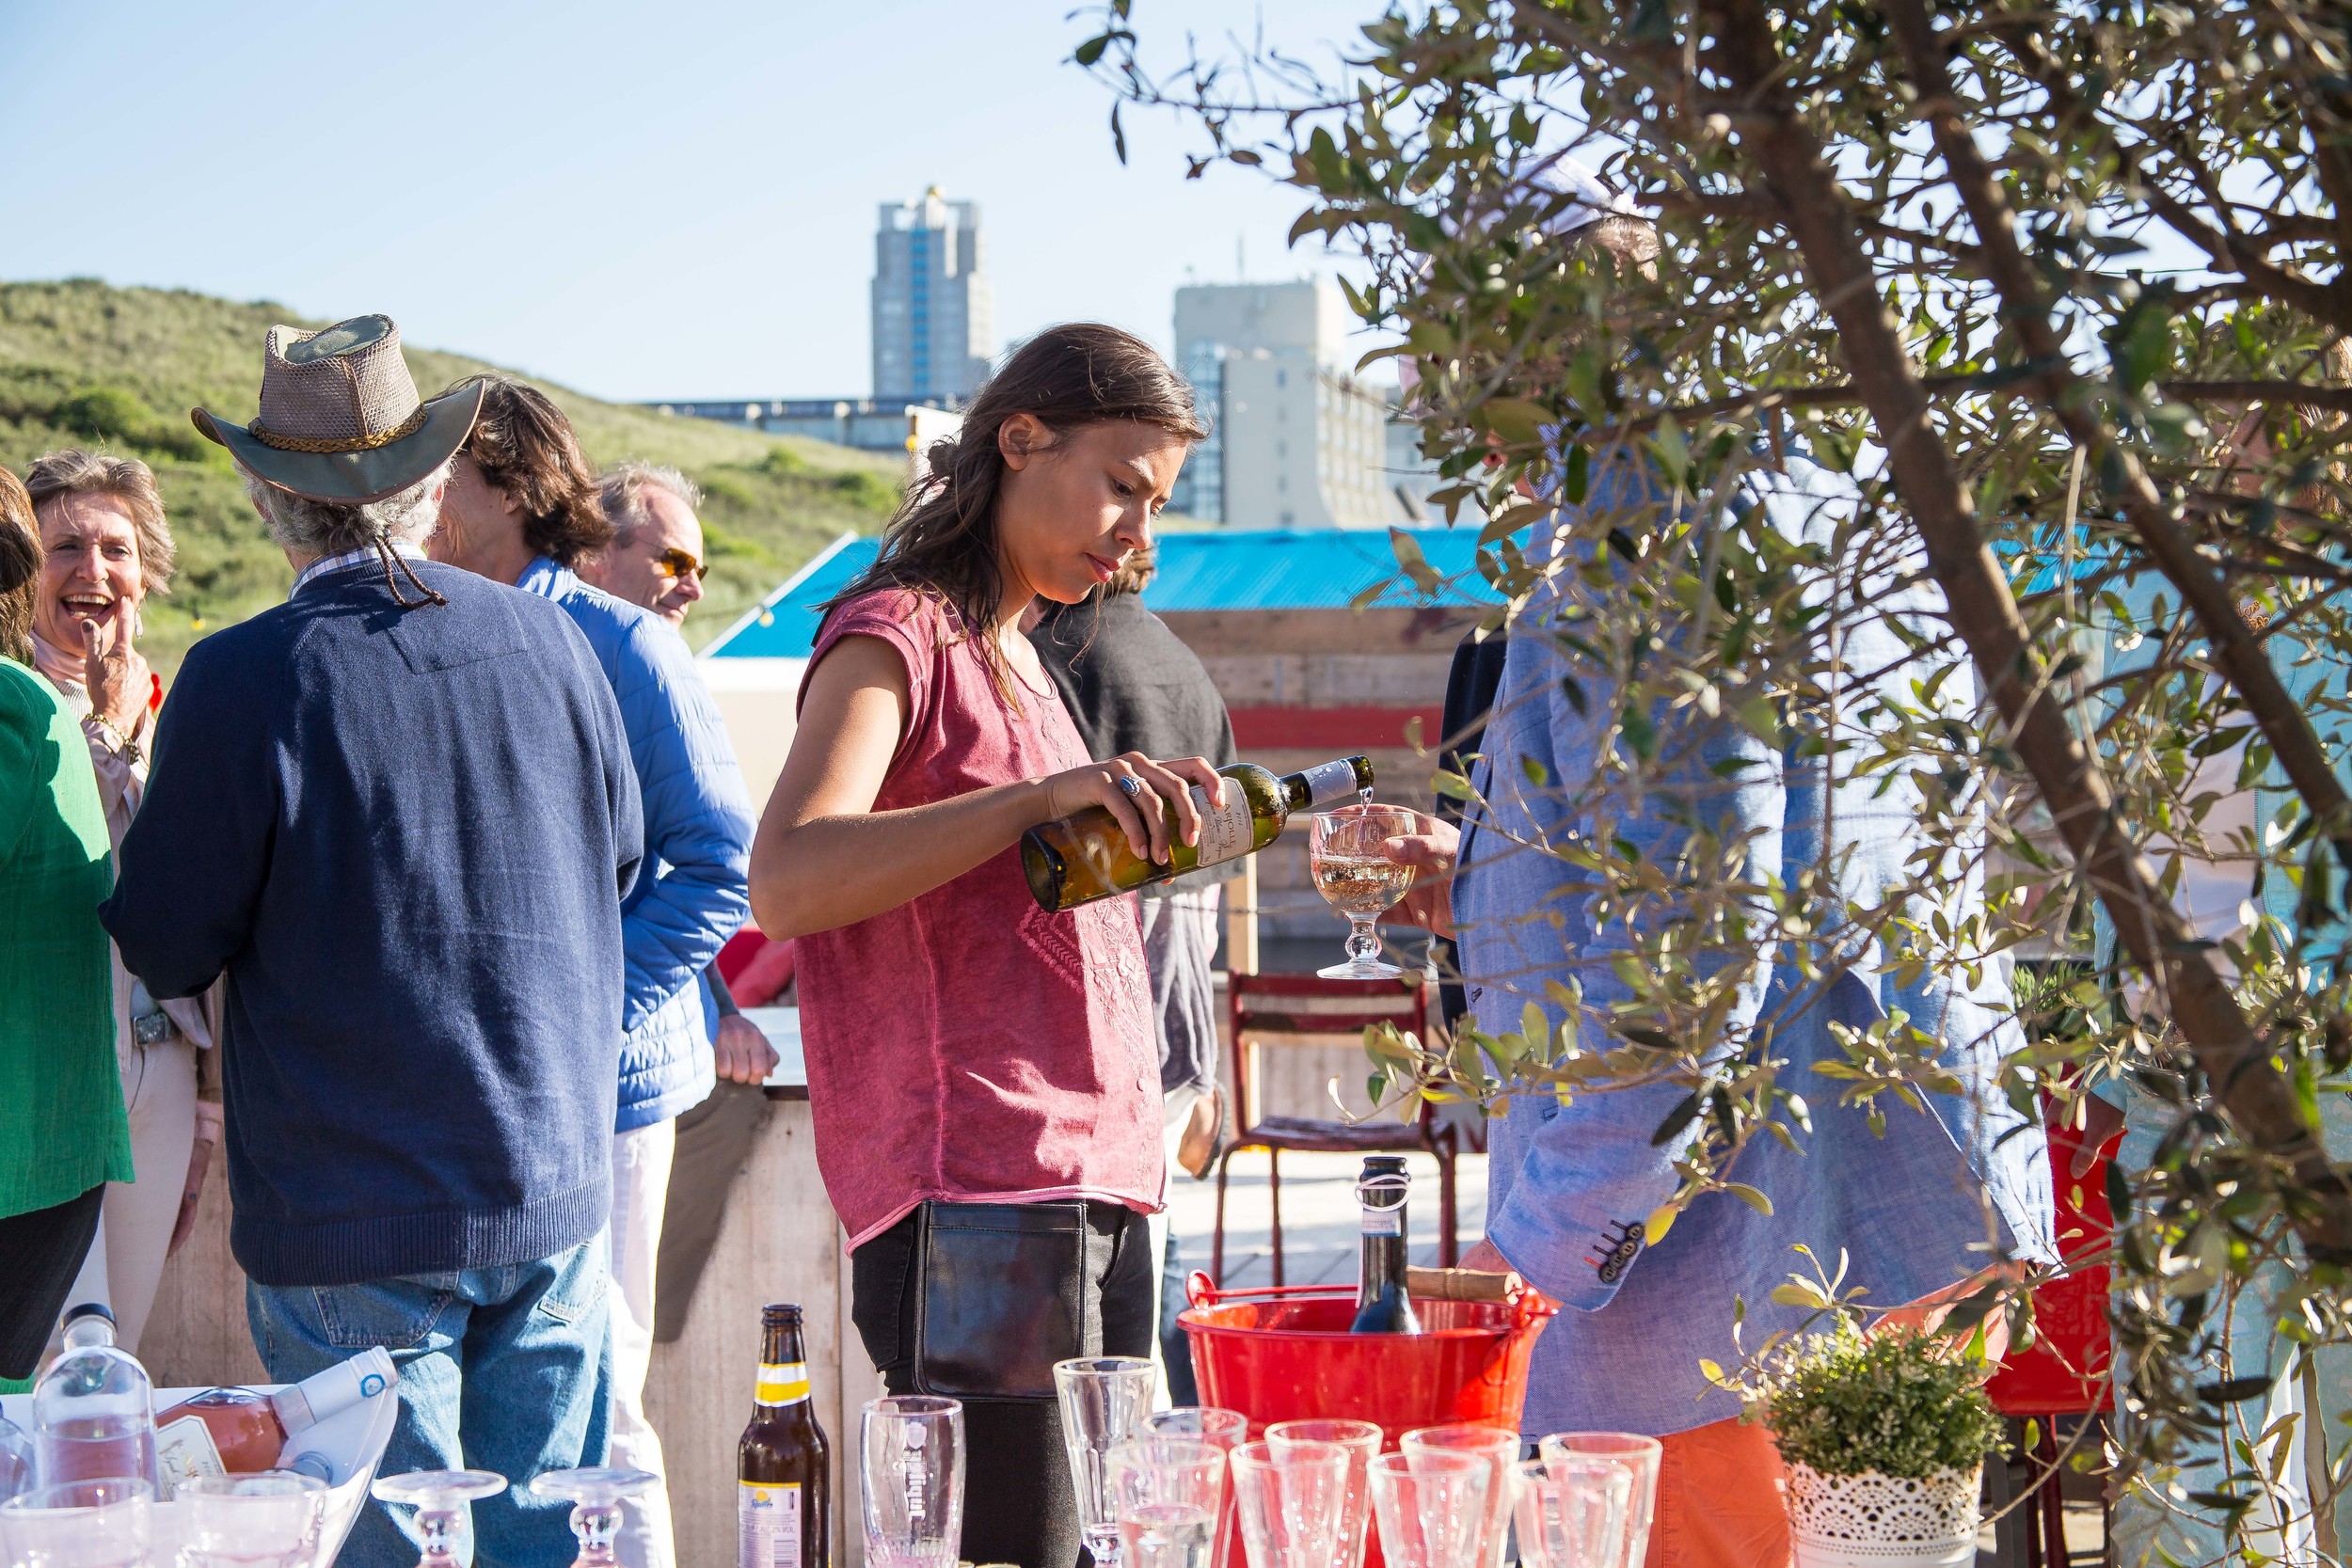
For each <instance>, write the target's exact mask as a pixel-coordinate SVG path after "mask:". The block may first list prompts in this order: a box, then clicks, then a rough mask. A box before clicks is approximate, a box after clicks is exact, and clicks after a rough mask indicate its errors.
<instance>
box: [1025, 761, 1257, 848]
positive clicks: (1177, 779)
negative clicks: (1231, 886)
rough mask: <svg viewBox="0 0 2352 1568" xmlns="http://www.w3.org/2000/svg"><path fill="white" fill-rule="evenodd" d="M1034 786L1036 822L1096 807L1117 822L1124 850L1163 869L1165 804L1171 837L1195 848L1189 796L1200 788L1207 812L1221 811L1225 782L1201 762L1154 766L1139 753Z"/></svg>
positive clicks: (1196, 814) (1196, 815)
mask: <svg viewBox="0 0 2352 1568" xmlns="http://www.w3.org/2000/svg"><path fill="white" fill-rule="evenodd" d="M1039 782H1040V785H1041V800H1042V802H1043V803H1042V805H1041V808H1040V816H1039V817H1038V820H1039V821H1041V822H1054V821H1058V820H1060V819H1061V818H1062V817H1065V816H1070V815H1071V814H1073V812H1078V811H1082V810H1084V809H1085V808H1086V807H1088V806H1101V807H1103V808H1104V810H1106V811H1108V812H1109V813H1110V814H1111V816H1113V817H1115V818H1117V819H1118V822H1119V826H1120V832H1124V833H1125V834H1126V835H1127V847H1129V848H1130V849H1132V850H1134V851H1135V852H1136V854H1137V855H1138V856H1140V857H1142V858H1143V859H1145V860H1148V861H1150V862H1152V864H1154V865H1165V864H1166V863H1168V814H1167V813H1166V812H1164V811H1162V810H1161V809H1160V804H1159V803H1160V802H1161V801H1162V800H1165V801H1167V802H1168V805H1169V807H1170V808H1172V809H1173V810H1174V812H1175V814H1176V832H1177V833H1178V835H1179V836H1180V837H1181V839H1182V840H1183V842H1184V843H1185V844H1187V845H1195V844H1199V843H1200V808H1199V807H1198V806H1196V805H1195V804H1194V803H1193V799H1192V791H1193V787H1194V786H1195V785H1198V786H1200V788H1201V789H1202V790H1203V791H1205V792H1206V793H1207V795H1208V797H1209V804H1210V806H1211V808H1212V809H1217V810H1221V809H1223V807H1224V805H1225V791H1226V789H1227V787H1228V786H1227V784H1226V782H1225V780H1224V779H1223V778H1221V777H1219V776H1218V774H1217V771H1216V768H1212V767H1210V766H1209V763H1208V759H1207V758H1205V757H1179V758H1174V759H1172V760H1169V761H1165V762H1154V761H1152V759H1151V758H1150V757H1147V756H1145V755H1144V754H1143V753H1142V752H1127V753H1125V754H1124V755H1122V756H1117V757H1113V758H1112V759H1111V760H1110V761H1108V762H1090V763H1089V764H1087V765H1086V766H1085V767H1084V768H1071V769H1070V770H1069V771H1068V772H1064V773H1056V774H1053V775H1052V776H1050V777H1048V778H1045V779H1042V780H1041V781H1039Z"/></svg>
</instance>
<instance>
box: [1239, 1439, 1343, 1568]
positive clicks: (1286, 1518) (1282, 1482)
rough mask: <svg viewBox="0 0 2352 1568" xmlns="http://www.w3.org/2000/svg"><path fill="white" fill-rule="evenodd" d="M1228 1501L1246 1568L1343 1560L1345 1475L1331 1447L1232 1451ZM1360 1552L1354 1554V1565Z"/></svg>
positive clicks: (1305, 1567)
mask: <svg viewBox="0 0 2352 1568" xmlns="http://www.w3.org/2000/svg"><path fill="white" fill-rule="evenodd" d="M1228 1463H1229V1464H1230V1465H1231V1466H1232V1478H1233V1499H1234V1503H1235V1505H1236V1507H1237V1508H1238V1509H1239V1511H1240V1513H1241V1539H1242V1546H1243V1549H1244V1550H1245V1551H1246V1552H1247V1553H1248V1558H1249V1568H1333V1565H1334V1564H1341V1563H1344V1562H1345V1561H1346V1560H1347V1559H1346V1557H1345V1550H1346V1545H1347V1533H1348V1527H1347V1506H1348V1493H1349V1480H1348V1475H1349V1471H1350V1470H1351V1469H1352V1468H1353V1466H1354V1464H1355V1458H1354V1456H1353V1455H1351V1454H1350V1453H1349V1452H1348V1450H1347V1449H1343V1448H1342V1447H1341V1446H1340V1445H1339V1444H1337V1443H1316V1442H1309V1441H1306V1440H1303V1439H1302V1440H1299V1441H1295V1442H1291V1443H1285V1444H1282V1445H1280V1446H1279V1447H1277V1446H1276V1445H1275V1444H1274V1443H1272V1442H1264V1443H1244V1444H1243V1445H1242V1446H1241V1447H1240V1448H1238V1449H1234V1450H1233V1451H1232V1456H1231V1458H1230V1459H1229V1461H1228ZM1362 1553H1363V1549H1362V1546H1361V1545H1360V1544H1359V1546H1358V1547H1357V1557H1358V1559H1359V1560H1360V1559H1361V1557H1362Z"/></svg>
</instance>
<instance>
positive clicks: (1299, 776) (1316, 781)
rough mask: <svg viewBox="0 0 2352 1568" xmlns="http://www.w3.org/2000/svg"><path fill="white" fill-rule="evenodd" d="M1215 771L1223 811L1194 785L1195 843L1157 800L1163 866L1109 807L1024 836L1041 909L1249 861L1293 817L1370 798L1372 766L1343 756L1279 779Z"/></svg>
mask: <svg viewBox="0 0 2352 1568" xmlns="http://www.w3.org/2000/svg"><path fill="white" fill-rule="evenodd" d="M1217 771H1218V772H1219V773H1220V774H1222V775H1223V776H1224V778H1225V780H1226V786H1225V808H1224V809H1223V810H1222V811H1219V810H1217V809H1216V807H1214V806H1212V805H1210V803H1209V792H1208V791H1207V790H1205V789H1203V788H1201V787H1200V785H1199V784H1195V785H1193V786H1192V803H1193V805H1194V806H1195V807H1196V808H1198V809H1199V811H1200V843H1198V844H1186V843H1184V841H1183V840H1182V839H1181V838H1180V837H1179V836H1178V834H1177V832H1176V808H1175V807H1173V806H1171V805H1169V804H1168V802H1166V801H1165V800H1163V801H1161V802H1160V804H1161V810H1162V811H1163V813H1164V814H1165V815H1166V816H1167V819H1168V860H1167V862H1166V863H1161V864H1154V863H1152V862H1151V861H1148V860H1145V859H1144V858H1143V857H1142V856H1140V855H1138V854H1136V852H1135V851H1134V850H1133V849H1130V848H1129V847H1127V834H1126V832H1124V831H1123V830H1121V829H1120V826H1119V818H1117V817H1116V816H1112V815H1111V813H1110V808H1109V807H1107V806H1089V807H1087V808H1086V810H1084V811H1081V812H1073V814H1071V815H1070V816H1065V817H1062V818H1061V819H1060V820H1058V821H1055V822H1046V823H1042V824H1041V825H1039V826H1037V827H1034V828H1031V829H1030V830H1029V831H1028V832H1025V833H1023V834H1022V835H1021V868H1022V870H1023V871H1025V872H1026V873H1027V874H1028V879H1029V892H1030V893H1031V894H1032V895H1035V896H1036V898H1037V902H1038V907H1039V908H1040V909H1046V910H1068V909H1075V908H1076V907H1077V906H1078V905H1080V904H1090V903H1092V902H1093V901H1094V900H1095V899H1097V898H1108V897H1110V896H1111V895H1113V894H1119V893H1133V892H1134V891H1135V890H1136V889H1137V888H1139V887H1141V886H1143V885H1144V884H1145V883H1147V882H1164V881H1167V880H1168V879H1169V878H1171V877H1181V876H1183V875H1184V873H1185V872H1187V871H1194V870H1198V869H1199V868H1200V867H1201V866H1204V865H1217V864H1220V863H1224V862H1226V861H1232V860H1239V859H1240V858H1241V857H1242V856H1244V855H1252V854H1255V853H1257V852H1258V851H1259V850H1261V849H1263V848H1264V847H1266V846H1267V845H1269V844H1271V843H1273V842H1274V841H1275V839H1276V838H1277V837H1278V836H1279V835H1280V833H1281V832H1282V824H1283V823H1285V822H1287V821H1289V820H1290V816H1291V813H1293V812H1298V811H1319V810H1321V809H1323V808H1324V807H1326V806H1331V805H1336V804H1339V803H1340V802H1342V801H1347V800H1361V799H1363V798H1364V797H1366V796H1368V795H1370V794H1371V793H1372V763H1371V761H1370V759H1368V758H1365V757H1343V758H1342V759H1341V760H1340V761H1338V762H1327V763H1325V764H1323V765H1322V766H1321V767H1320V768H1308V769H1307V770H1306V771H1305V772H1304V773H1292V774H1290V775H1288V776H1287V777H1283V778H1277V777H1276V776H1275V775H1274V774H1273V773H1272V772H1270V771H1268V770H1267V769H1265V768H1261V767H1259V766H1258V765H1257V764H1256V763H1254V762H1237V763H1235V764H1233V765H1232V767H1231V768H1218V769H1217Z"/></svg>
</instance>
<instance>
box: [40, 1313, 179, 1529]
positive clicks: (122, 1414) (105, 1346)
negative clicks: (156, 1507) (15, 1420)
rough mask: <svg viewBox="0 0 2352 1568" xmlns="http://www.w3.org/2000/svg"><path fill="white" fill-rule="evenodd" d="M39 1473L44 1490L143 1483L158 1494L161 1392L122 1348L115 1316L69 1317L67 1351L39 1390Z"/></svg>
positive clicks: (52, 1365)
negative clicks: (127, 1479) (132, 1480)
mask: <svg viewBox="0 0 2352 1568" xmlns="http://www.w3.org/2000/svg"><path fill="white" fill-rule="evenodd" d="M33 1465H34V1468H35V1470H36V1471H37V1472H38V1474H39V1475H40V1483H41V1484H42V1485H43V1486H60V1485H63V1484H65V1483H66V1482H68V1481H100V1480H103V1479H106V1478H108V1477H115V1476H135V1477H136V1478H137V1479H139V1480H140V1481H145V1482H147V1484H148V1485H149V1486H151V1487H152V1486H155V1485H156V1483H157V1481H158V1479H159V1478H158V1476H157V1474H156V1469H155V1389H154V1386H153V1385H152V1384H151V1383H150V1382H149V1381H148V1378H147V1369H146V1368H145V1367H142V1366H140V1365H139V1362H138V1357H136V1356H135V1355H133V1354H131V1353H130V1352H129V1351H126V1350H123V1349H122V1348H120V1347H119V1346H118V1345H117V1344H116V1343H115V1320H114V1314H113V1313H111V1312H109V1311H107V1310H106V1309H105V1308H104V1307H99V1306H96V1305H94V1304H87V1305H84V1306H81V1307H74V1308H73V1309H72V1311H71V1312H69V1313H67V1314H66V1325H65V1349H64V1350H63V1351H61V1352H59V1353H58V1355H57V1358H56V1360H55V1361H52V1362H51V1363H50V1364H49V1370H47V1371H45V1372H43V1373H41V1375H40V1383H39V1384H37V1385H35V1386H34V1388H33Z"/></svg>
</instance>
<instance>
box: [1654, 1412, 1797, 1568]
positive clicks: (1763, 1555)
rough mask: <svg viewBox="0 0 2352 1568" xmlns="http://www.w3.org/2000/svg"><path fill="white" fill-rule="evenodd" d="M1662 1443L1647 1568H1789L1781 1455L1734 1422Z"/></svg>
mask: <svg viewBox="0 0 2352 1568" xmlns="http://www.w3.org/2000/svg"><path fill="white" fill-rule="evenodd" d="M1659 1441H1660V1442H1661V1444H1663V1445H1664V1448H1665V1452H1664V1453H1663V1454H1662V1455H1661V1456H1660V1459H1659V1465H1658V1508H1657V1512H1656V1513H1655V1515H1654V1516H1653V1518H1652V1520H1651V1524H1650V1532H1649V1560H1648V1564H1647V1568H1788V1563H1789V1560H1790V1548H1789V1538H1788V1508H1787V1506H1786V1504H1784V1503H1783V1502H1782V1500H1781V1493H1782V1488H1783V1481H1784V1478H1783V1472H1782V1469H1781V1464H1780V1450H1779V1449H1775V1448H1774V1447H1772V1435H1771V1434H1770V1433H1767V1432H1766V1431H1765V1429H1764V1428H1762V1427H1760V1426H1743V1425H1741V1424H1740V1421H1739V1420H1738V1419H1737V1418H1734V1419H1732V1420H1728V1421H1717V1422H1715V1423H1714V1424H1713V1425H1711V1426H1703V1427H1698V1428H1696V1429H1694V1430H1692V1431H1690V1432H1677V1433H1675V1434H1674V1435H1673V1436H1672V1437H1663V1438H1661V1439H1659Z"/></svg>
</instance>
